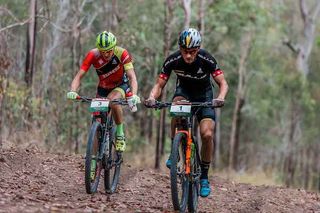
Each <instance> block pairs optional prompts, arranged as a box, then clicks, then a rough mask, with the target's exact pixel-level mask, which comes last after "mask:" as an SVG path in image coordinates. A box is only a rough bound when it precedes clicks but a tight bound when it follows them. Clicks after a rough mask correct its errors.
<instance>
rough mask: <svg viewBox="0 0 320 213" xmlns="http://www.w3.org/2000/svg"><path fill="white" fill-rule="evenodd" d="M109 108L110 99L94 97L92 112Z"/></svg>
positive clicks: (105, 110)
mask: <svg viewBox="0 0 320 213" xmlns="http://www.w3.org/2000/svg"><path fill="white" fill-rule="evenodd" d="M108 108H109V100H106V99H101V98H95V99H92V101H91V105H90V112H107V111H108Z"/></svg>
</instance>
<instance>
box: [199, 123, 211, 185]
mask: <svg viewBox="0 0 320 213" xmlns="http://www.w3.org/2000/svg"><path fill="white" fill-rule="evenodd" d="M213 129H214V121H213V120H212V119H211V118H204V119H202V120H201V121H200V135H201V141H202V146H201V177H200V179H208V170H209V167H210V162H211V156H212V153H213V150H214V147H213Z"/></svg>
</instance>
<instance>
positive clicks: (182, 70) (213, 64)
mask: <svg viewBox="0 0 320 213" xmlns="http://www.w3.org/2000/svg"><path fill="white" fill-rule="evenodd" d="M200 46H201V35H200V33H199V32H198V31H197V30H196V29H193V28H189V29H186V30H184V31H182V32H181V33H180V36H179V50H178V51H176V52H175V53H173V54H171V55H170V56H169V57H168V58H167V59H166V60H165V62H164V64H163V67H162V70H161V73H160V75H159V77H158V79H157V82H156V84H155V85H154V87H153V88H152V90H151V92H150V95H149V97H148V99H147V100H146V101H145V104H146V105H149V106H152V105H154V104H155V100H156V99H157V98H159V97H160V95H161V92H162V89H163V88H164V87H165V85H166V83H167V81H168V79H169V77H170V74H171V73H172V72H174V73H175V74H176V75H177V81H176V89H175V93H174V95H173V100H172V101H173V102H176V101H181V100H188V101H191V102H206V101H212V100H213V99H214V101H212V103H213V104H215V105H218V106H223V105H224V99H225V97H226V95H227V92H228V84H227V81H226V80H225V78H224V74H223V72H222V70H221V69H220V68H219V66H218V64H217V61H216V60H215V58H214V57H213V56H212V55H211V54H210V53H208V52H207V51H206V50H204V49H201V48H200ZM210 76H211V77H212V78H213V79H214V81H215V82H216V83H217V85H218V86H219V92H218V95H217V96H216V98H214V97H213V90H212V87H213V84H212V83H211V80H210ZM196 117H197V120H198V122H199V126H200V135H201V139H202V147H201V177H200V179H201V180H200V186H201V189H200V195H201V196H202V197H207V196H208V195H209V194H210V192H211V189H210V184H209V181H208V170H209V167H210V162H211V156H212V153H213V149H214V147H213V138H214V131H213V130H214V127H215V112H214V110H213V109H212V108H202V109H200V110H199V111H198V112H197V114H196ZM175 122H176V121H175V119H172V122H171V126H172V137H173V136H174V126H175ZM166 165H167V167H169V168H170V166H171V160H170V156H169V159H168V160H167V162H166Z"/></svg>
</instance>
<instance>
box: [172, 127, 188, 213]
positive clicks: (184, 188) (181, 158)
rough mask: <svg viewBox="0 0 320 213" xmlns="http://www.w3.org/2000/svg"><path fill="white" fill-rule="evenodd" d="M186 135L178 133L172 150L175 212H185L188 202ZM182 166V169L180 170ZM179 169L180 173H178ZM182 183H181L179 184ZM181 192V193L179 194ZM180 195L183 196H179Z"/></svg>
mask: <svg viewBox="0 0 320 213" xmlns="http://www.w3.org/2000/svg"><path fill="white" fill-rule="evenodd" d="M186 140H187V138H186V134H184V133H177V134H176V135H175V137H174V140H173V145H172V150H171V168H170V180H171V198H172V203H173V208H174V210H179V211H180V212H184V211H185V210H186V206H187V202H188V191H189V181H188V179H187V176H186V175H185V166H184V165H185V157H186V156H185V146H186ZM180 165H182V168H180ZM178 169H179V171H178ZM179 181H180V182H179ZM179 191H180V193H179ZM179 194H181V195H180V196H179Z"/></svg>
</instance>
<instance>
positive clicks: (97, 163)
mask: <svg viewBox="0 0 320 213" xmlns="http://www.w3.org/2000/svg"><path fill="white" fill-rule="evenodd" d="M102 140H103V132H102V127H101V124H100V123H99V122H97V121H94V122H93V123H92V126H91V129H90V133H89V138H88V144H87V151H86V160H85V185H86V191H87V193H88V194H92V193H95V192H96V191H97V189H98V185H99V179H100V175H101V169H102V161H101V159H98V156H99V147H100V144H101V142H102Z"/></svg>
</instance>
